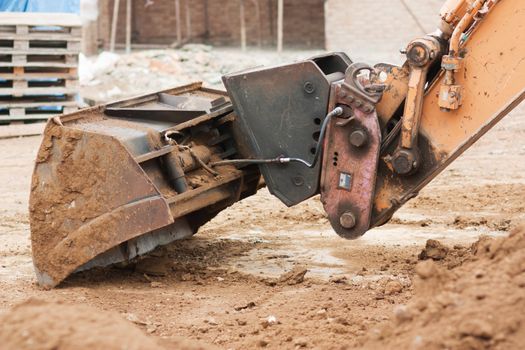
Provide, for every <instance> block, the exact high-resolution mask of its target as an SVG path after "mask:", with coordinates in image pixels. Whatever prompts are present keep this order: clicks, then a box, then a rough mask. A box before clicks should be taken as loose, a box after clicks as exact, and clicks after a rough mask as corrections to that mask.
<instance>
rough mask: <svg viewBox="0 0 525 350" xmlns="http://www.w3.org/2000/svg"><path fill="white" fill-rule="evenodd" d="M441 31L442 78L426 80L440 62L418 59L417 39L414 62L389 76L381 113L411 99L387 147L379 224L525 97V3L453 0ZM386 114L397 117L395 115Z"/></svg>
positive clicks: (376, 212) (377, 202) (376, 210)
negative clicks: (432, 66)
mask: <svg viewBox="0 0 525 350" xmlns="http://www.w3.org/2000/svg"><path fill="white" fill-rule="evenodd" d="M434 37H437V38H438V39H439V40H441V43H442V44H441V45H442V46H443V51H444V52H443V54H444V55H443V57H442V58H441V68H442V69H441V70H440V71H439V72H438V73H437V75H436V76H435V77H433V78H432V79H431V80H428V81H426V80H425V77H424V75H425V68H427V67H428V66H429V65H430V64H432V63H431V62H429V63H427V65H426V66H424V67H423V68H422V67H421V66H417V65H414V63H413V61H414V60H413V58H412V57H411V56H410V54H411V50H410V45H409V48H408V49H407V59H408V64H406V65H405V66H404V67H401V68H398V69H397V70H396V73H397V75H396V77H389V78H388V79H386V84H387V86H386V89H385V93H384V96H383V99H382V101H381V102H380V103H379V104H378V106H377V109H378V111H392V110H394V108H393V107H392V106H391V105H392V104H394V105H396V104H397V103H399V100H400V98H399V96H398V95H399V94H402V95H403V96H404V97H406V99H405V102H404V103H405V104H404V113H403V115H402V116H400V119H401V122H400V124H401V127H397V128H394V130H393V133H394V134H392V135H389V139H390V140H395V136H397V135H396V134H395V133H396V132H397V133H400V137H399V141H398V142H397V143H396V142H391V144H390V145H384V147H383V149H382V151H381V156H380V161H379V162H380V164H379V170H378V176H377V183H376V188H375V199H374V203H373V215H372V222H371V226H377V225H380V224H382V223H384V222H386V221H387V220H388V219H389V218H390V217H391V215H392V214H393V212H394V211H395V210H396V209H397V208H399V207H400V206H401V205H402V204H403V203H405V202H406V201H407V200H409V199H410V198H413V197H414V196H416V195H417V193H418V192H419V190H420V189H421V188H422V187H424V186H425V185H426V184H427V183H428V182H430V181H431V180H432V179H433V178H434V177H435V176H437V175H438V174H439V173H440V172H441V171H442V170H443V169H444V168H446V167H447V166H448V165H449V164H450V163H451V162H452V161H453V160H454V159H456V158H457V157H458V156H459V155H460V154H462V153H463V152H464V151H465V150H466V149H467V148H469V147H470V146H471V145H472V144H473V143H474V142H475V141H476V140H478V139H479V138H480V137H481V136H482V135H483V134H485V133H486V132H487V131H488V130H489V129H490V128H492V127H493V126H494V125H495V124H496V123H497V122H498V121H499V120H501V119H502V118H503V117H504V116H505V115H507V114H508V113H509V112H510V111H511V110H512V109H513V108H514V107H516V106H517V105H518V104H519V103H520V102H521V101H522V100H523V99H524V97H525V88H524V87H525V83H524V80H523V79H524V77H525V2H524V1H522V0H500V1H497V0H449V1H447V2H446V3H445V5H444V6H443V9H442V11H441V23H440V31H439V32H438V33H437V34H435V35H434ZM420 41H421V39H417V40H415V41H413V43H414V42H420ZM425 48H426V50H427V51H428V52H431V51H432V50H435V49H436V47H435V43H431V44H426V45H425ZM428 61H431V58H429V59H428ZM438 64H439V63H438ZM400 70H404V71H405V74H399V71H400ZM391 71H392V69H390V70H389V71H388V72H389V73H390V72H391ZM400 79H401V80H403V81H404V84H400ZM425 84H426V87H423V86H424V85H425ZM405 86H407V87H408V88H407V87H405ZM379 118H380V119H381V122H382V124H384V125H386V124H388V123H389V122H390V123H391V124H393V123H392V122H393V121H395V119H392V118H395V115H394V114H393V113H392V114H389V115H386V114H383V115H379ZM398 118H399V116H398ZM416 135H417V136H418V139H416V137H415V136H416ZM407 154H408V156H407Z"/></svg>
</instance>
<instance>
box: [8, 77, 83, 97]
mask: <svg viewBox="0 0 525 350" xmlns="http://www.w3.org/2000/svg"><path fill="white" fill-rule="evenodd" d="M77 91H78V80H76V79H75V80H73V79H71V80H66V79H46V80H5V81H0V95H3V96H5V95H9V96H15V97H19V96H34V95H57V94H60V95H71V94H76V93H77Z"/></svg>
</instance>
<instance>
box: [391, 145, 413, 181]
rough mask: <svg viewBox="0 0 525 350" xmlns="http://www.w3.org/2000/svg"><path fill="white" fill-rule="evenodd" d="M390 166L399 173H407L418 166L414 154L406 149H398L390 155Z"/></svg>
mask: <svg viewBox="0 0 525 350" xmlns="http://www.w3.org/2000/svg"><path fill="white" fill-rule="evenodd" d="M392 167H393V168H394V170H395V172H396V173H398V174H399V175H409V174H411V173H412V172H414V171H415V170H416V169H417V167H418V161H417V156H416V154H415V153H414V152H413V151H411V150H407V149H400V150H398V151H396V153H394V155H393V156H392Z"/></svg>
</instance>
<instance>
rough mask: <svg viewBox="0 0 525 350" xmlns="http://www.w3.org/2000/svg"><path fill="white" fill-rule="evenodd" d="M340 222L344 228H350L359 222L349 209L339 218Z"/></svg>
mask: <svg viewBox="0 0 525 350" xmlns="http://www.w3.org/2000/svg"><path fill="white" fill-rule="evenodd" d="M339 223H340V224H341V226H343V228H346V229H347V230H350V229H352V228H354V227H355V225H356V224H357V220H356V217H355V215H354V214H353V213H352V212H350V211H347V212H345V213H343V215H341V217H340V218H339Z"/></svg>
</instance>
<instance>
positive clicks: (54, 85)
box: [0, 12, 82, 124]
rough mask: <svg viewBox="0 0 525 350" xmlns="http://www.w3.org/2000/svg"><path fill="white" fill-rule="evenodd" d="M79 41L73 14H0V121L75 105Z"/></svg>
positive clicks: (43, 115) (51, 113)
mask: <svg viewBox="0 0 525 350" xmlns="http://www.w3.org/2000/svg"><path fill="white" fill-rule="evenodd" d="M81 40H82V30H81V22H80V18H79V17H78V16H76V15H73V14H62V13H60V14H59V13H52V14H51V13H49V14H44V13H16V12H12V13H9V12H3V13H0V124H9V123H12V122H15V121H17V122H20V121H34V120H39V119H47V118H49V117H52V116H54V115H57V114H61V113H69V112H71V111H74V110H75V109H76V108H77V101H76V100H77V94H78V54H79V53H80V47H81Z"/></svg>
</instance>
